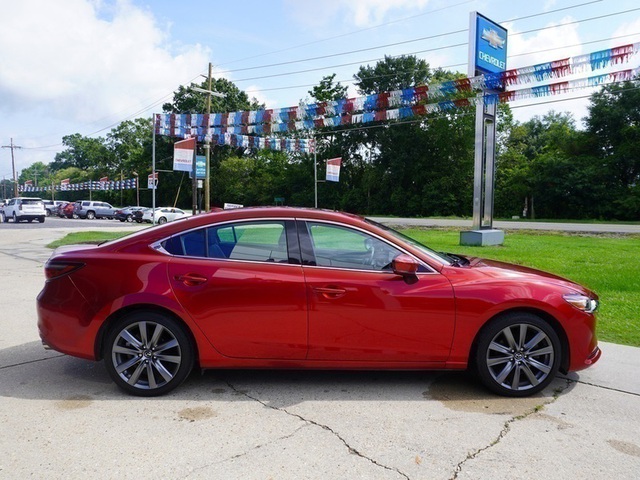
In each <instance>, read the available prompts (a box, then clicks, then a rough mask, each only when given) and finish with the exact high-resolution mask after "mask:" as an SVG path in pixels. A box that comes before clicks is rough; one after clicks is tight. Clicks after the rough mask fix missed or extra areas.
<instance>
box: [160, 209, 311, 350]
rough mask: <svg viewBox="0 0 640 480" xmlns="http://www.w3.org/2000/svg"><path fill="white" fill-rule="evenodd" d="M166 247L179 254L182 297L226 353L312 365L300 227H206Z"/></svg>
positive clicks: (177, 283)
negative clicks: (303, 361) (308, 356)
mask: <svg viewBox="0 0 640 480" xmlns="http://www.w3.org/2000/svg"><path fill="white" fill-rule="evenodd" d="M163 248H164V249H165V250H166V251H167V252H168V253H170V254H172V255H173V258H172V260H171V262H170V264H169V281H170V283H171V287H172V289H173V292H174V294H175V296H176V297H177V299H178V301H179V302H180V303H181V305H182V306H183V308H184V309H185V310H186V311H187V312H188V313H189V314H190V315H191V317H192V318H193V320H194V321H195V322H196V323H197V324H198V326H199V327H200V329H201V330H202V331H203V333H204V334H205V335H206V336H207V338H208V339H209V341H210V342H211V344H212V345H213V346H214V347H215V348H216V349H217V350H218V351H219V352H220V353H222V354H223V355H226V356H228V357H235V358H262V359H265V358H271V359H303V358H305V356H306V353H307V298H306V290H305V283H304V276H303V273H302V267H301V265H300V260H299V254H296V253H295V251H294V250H295V249H298V247H297V238H296V236H295V224H294V222H293V221H281V220H265V221H248V222H237V223H229V224H224V225H221V226H212V227H208V228H201V229H198V230H194V231H192V232H188V233H185V234H181V235H178V236H175V237H172V238H171V239H169V240H167V241H165V242H164V243H163Z"/></svg>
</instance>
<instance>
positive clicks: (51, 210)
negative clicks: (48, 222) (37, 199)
mask: <svg viewBox="0 0 640 480" xmlns="http://www.w3.org/2000/svg"><path fill="white" fill-rule="evenodd" d="M42 203H44V209H45V211H46V212H47V217H50V216H51V215H57V214H58V213H57V212H58V209H59V207H60V205H62V204H65V203H68V202H66V201H64V200H42Z"/></svg>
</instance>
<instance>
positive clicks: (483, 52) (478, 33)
mask: <svg viewBox="0 0 640 480" xmlns="http://www.w3.org/2000/svg"><path fill="white" fill-rule="evenodd" d="M469 33H470V38H469V76H475V75H479V74H482V73H500V72H504V71H505V70H506V69H507V29H506V28H503V27H501V26H500V25H498V24H497V23H496V22H493V21H491V20H489V19H488V18H487V17H485V16H483V15H480V14H479V13H478V12H471V22H470V31H469Z"/></svg>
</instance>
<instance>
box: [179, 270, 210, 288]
mask: <svg viewBox="0 0 640 480" xmlns="http://www.w3.org/2000/svg"><path fill="white" fill-rule="evenodd" d="M173 278H175V279H176V280H177V281H179V282H182V283H184V284H185V285H186V286H187V287H195V286H197V285H202V284H203V283H206V281H207V277H205V276H203V275H199V274H197V273H185V274H184V275H176V276H175V277H173Z"/></svg>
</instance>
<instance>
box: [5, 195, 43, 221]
mask: <svg viewBox="0 0 640 480" xmlns="http://www.w3.org/2000/svg"><path fill="white" fill-rule="evenodd" d="M46 216H47V212H46V211H45V209H44V203H43V202H42V199H41V198H30V197H16V198H12V199H11V200H8V201H7V203H6V204H5V206H4V207H3V208H2V221H3V222H5V223H6V222H8V221H9V219H10V218H12V219H13V221H14V222H15V223H18V222H21V221H22V220H27V221H29V222H32V221H33V220H38V221H39V222H40V223H44V217H46Z"/></svg>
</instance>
